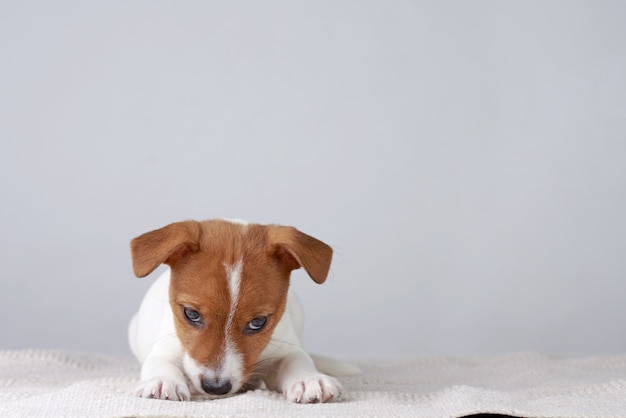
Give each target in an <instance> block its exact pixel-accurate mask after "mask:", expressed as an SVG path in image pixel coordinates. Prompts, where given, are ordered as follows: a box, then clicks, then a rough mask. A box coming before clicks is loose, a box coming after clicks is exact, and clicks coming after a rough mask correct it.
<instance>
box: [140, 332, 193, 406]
mask: <svg viewBox="0 0 626 418" xmlns="http://www.w3.org/2000/svg"><path fill="white" fill-rule="evenodd" d="M181 358H182V347H181V346H180V342H179V341H178V339H177V338H176V337H175V336H171V337H164V338H162V339H160V340H159V341H158V342H157V343H156V344H155V345H154V346H153V347H152V350H151V351H150V354H148V357H147V358H146V360H145V361H144V363H143V365H142V367H141V383H140V384H139V386H137V389H136V390H135V394H136V395H137V396H140V397H142V398H155V399H164V400H171V401H188V400H190V399H191V394H190V392H189V388H188V386H187V382H186V380H185V375H184V373H183V371H182V369H181V366H182V365H181Z"/></svg>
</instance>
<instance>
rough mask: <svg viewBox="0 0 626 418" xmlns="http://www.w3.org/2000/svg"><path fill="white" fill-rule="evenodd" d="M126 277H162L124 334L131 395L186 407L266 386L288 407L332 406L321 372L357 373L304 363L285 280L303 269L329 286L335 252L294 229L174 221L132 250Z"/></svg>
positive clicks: (332, 391) (332, 386)
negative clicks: (133, 362) (133, 385)
mask: <svg viewBox="0 0 626 418" xmlns="http://www.w3.org/2000/svg"><path fill="white" fill-rule="evenodd" d="M131 252H132V259H133V269H134V272H135V275H137V277H145V276H147V275H148V274H150V273H151V272H152V271H153V270H154V269H156V268H157V267H158V266H159V265H160V264H162V263H163V264H167V265H168V266H169V267H170V269H169V270H168V271H166V272H165V273H164V274H163V275H162V276H161V277H160V278H159V279H157V281H156V282H155V283H154V284H153V285H152V286H151V288H150V289H149V290H148V292H147V294H146V295H145V297H144V299H143V301H142V303H141V306H140V308H139V312H138V313H137V314H136V315H135V316H134V317H133V318H132V320H131V323H130V327H129V343H130V347H131V350H132V352H133V353H134V355H135V356H136V357H137V359H139V361H140V362H141V363H142V367H141V383H140V384H139V386H138V387H137V391H136V393H137V395H138V396H141V397H144V398H158V399H169V400H180V401H182V400H190V399H191V396H192V394H193V395H194V397H195V396H198V395H202V396H203V397H208V398H216V397H221V396H228V395H232V394H235V393H238V392H242V391H245V390H248V389H254V388H257V387H260V386H262V385H263V384H265V386H266V387H267V388H268V389H270V390H274V391H278V392H282V393H283V394H284V395H285V397H286V398H287V399H288V400H290V401H293V402H299V403H316V402H329V401H332V400H336V399H339V398H340V397H341V396H342V394H343V393H344V390H343V388H342V386H341V385H340V384H339V382H338V381H337V380H336V379H335V378H333V377H330V376H328V375H326V374H323V373H321V372H320V371H318V369H317V368H316V365H317V366H318V367H320V370H322V371H326V372H327V373H333V372H334V374H335V375H339V374H351V373H354V372H357V371H356V369H353V368H351V367H350V366H349V365H346V366H345V367H344V366H343V365H341V364H340V363H338V362H333V361H331V360H329V359H322V358H315V360H314V359H313V358H312V357H311V356H310V355H309V354H307V353H306V352H305V351H304V349H303V348H302V345H301V330H302V319H303V318H302V309H301V306H300V304H299V302H298V300H297V298H296V297H295V295H294V294H293V293H292V292H290V291H289V278H290V274H291V271H292V270H294V269H298V268H300V267H304V269H305V270H306V272H307V273H308V275H309V276H310V277H311V279H313V280H314V281H315V282H316V283H323V282H324V281H325V280H326V276H327V274H328V270H329V268H330V262H331V258H332V253H333V251H332V249H331V248H330V247H329V246H328V245H326V244H325V243H323V242H322V241H319V240H317V239H315V238H313V237H311V236H309V235H306V234H304V233H302V232H300V231H298V230H297V229H295V228H293V227H286V226H278V225H258V224H247V223H245V222H242V221H228V220H211V221H204V222H196V221H185V222H177V223H173V224H170V225H168V226H165V227H163V228H161V229H157V230H155V231H152V232H148V233H145V234H143V235H140V236H139V237H137V238H135V239H133V240H132V242H131Z"/></svg>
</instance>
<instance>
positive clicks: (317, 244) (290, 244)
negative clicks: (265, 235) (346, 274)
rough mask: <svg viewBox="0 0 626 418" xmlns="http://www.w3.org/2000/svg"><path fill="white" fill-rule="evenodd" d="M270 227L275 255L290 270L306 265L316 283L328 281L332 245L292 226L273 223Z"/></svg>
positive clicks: (270, 238) (271, 243) (270, 237)
mask: <svg viewBox="0 0 626 418" xmlns="http://www.w3.org/2000/svg"><path fill="white" fill-rule="evenodd" d="M269 228H270V230H269V240H270V245H271V252H272V255H273V256H274V257H276V258H277V259H278V260H279V261H280V262H281V263H282V264H283V265H285V266H286V267H287V268H288V269H289V270H296V269H299V268H300V267H304V269H305V270H306V272H307V274H308V275H309V276H310V277H311V279H313V281H315V283H320V284H321V283H324V281H326V276H328V270H329V269H330V262H331V260H332V258H333V249H332V248H330V246H328V245H326V244H324V243H323V242H322V241H320V240H318V239H316V238H313V237H311V236H309V235H307V234H305V233H303V232H300V231H298V230H297V229H296V228H293V227H290V226H277V225H272V226H270V227H269Z"/></svg>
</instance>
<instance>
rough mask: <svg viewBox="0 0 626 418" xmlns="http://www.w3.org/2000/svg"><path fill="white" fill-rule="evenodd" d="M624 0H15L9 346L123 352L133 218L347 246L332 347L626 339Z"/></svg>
mask: <svg viewBox="0 0 626 418" xmlns="http://www.w3.org/2000/svg"><path fill="white" fill-rule="evenodd" d="M624 16H626V2H623V1H619V0H616V1H587V2H585V1H566V0H563V1H549V2H527V1H517V2H516V1H513V2H511V1H508V2H494V1H472V2H464V1H458V2H448V1H443V2H421V1H413V0H410V1H393V2H388V1H383V0H381V1H326V0H322V1H315V2H307V3H303V2H290V1H270V2H246V3H241V2H203V1H188V2H184V3H181V2H160V1H152V0H150V1H148V0H138V1H133V2H128V1H102V2H80V1H79V2H75V1H66V0H59V1H54V2H49V1H37V0H34V1H13V2H10V1H4V2H0V62H1V65H0V194H1V196H2V204H0V276H1V279H0V319H1V320H2V324H3V327H2V333H1V335H0V347H3V348H22V347H24V348H25V347H40V348H73V349H80V350H87V351H98V352H101V351H105V352H111V353H123V352H127V348H126V343H125V330H126V325H127V321H128V320H129V318H130V315H131V314H132V313H133V312H134V311H135V310H136V308H137V306H138V303H139V301H140V300H141V297H142V295H143V293H144V292H145V291H146V289H147V287H148V285H149V282H150V280H153V279H154V277H156V274H155V275H154V276H153V277H152V278H147V279H144V280H143V281H139V280H137V279H134V278H133V276H132V270H131V266H130V256H129V250H128V242H129V241H130V239H131V238H133V237H134V236H136V235H138V234H140V233H143V232H145V231H148V230H150V229H153V228H158V227H160V226H163V225H165V224H167V223H170V222H173V221H177V220H181V219H187V218H200V219H202V218H212V217H241V218H244V219H248V220H251V221H261V222H276V223H283V224H291V225H294V226H297V227H298V228H300V229H301V230H303V231H305V232H307V233H309V234H311V235H314V236H316V237H318V238H320V239H322V240H324V241H326V242H328V243H329V244H330V245H332V246H333V247H334V248H335V249H336V259H335V261H334V264H333V267H332V271H331V277H330V279H329V282H328V283H327V284H325V285H324V286H321V287H318V286H315V285H314V284H313V283H311V282H310V280H309V279H307V278H306V276H305V275H298V276H297V277H296V279H295V285H296V287H298V290H299V295H300V297H301V298H302V300H303V303H304V304H305V307H306V310H307V314H308V326H307V330H306V336H307V337H306V338H307V343H308V345H309V347H311V348H312V349H313V350H314V351H317V352H322V353H326V354H337V353H338V354H340V355H344V356H375V357H388V356H395V355H414V354H418V353H420V354H430V355H445V354H457V355H474V354H492V353H505V352H511V351H518V350H535V351H541V352H551V353H578V354H600V353H617V352H626V333H624V332H616V331H615V329H616V326H617V325H618V324H619V323H621V320H622V318H624V317H625V316H626V304H624V301H623V295H624V294H625V293H626V280H624V278H625V277H626V257H624V254H626V216H624V213H626V194H625V192H624V191H625V190H626V164H625V163H624V162H625V161H626V140H625V132H626V78H625V77H624V74H626V46H625V43H624V39H626V25H624Z"/></svg>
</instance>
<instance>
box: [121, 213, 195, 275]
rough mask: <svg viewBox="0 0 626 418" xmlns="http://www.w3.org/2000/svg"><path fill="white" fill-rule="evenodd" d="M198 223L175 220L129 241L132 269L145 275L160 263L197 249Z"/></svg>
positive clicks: (173, 259)
mask: <svg viewBox="0 0 626 418" xmlns="http://www.w3.org/2000/svg"><path fill="white" fill-rule="evenodd" d="M199 236H200V224H199V223H198V222H195V221H184V222H176V223H173V224H170V225H167V226H165V227H163V228H161V229H157V230H154V231H150V232H146V233H145V234H143V235H140V236H138V237H137V238H135V239H133V240H132V241H131V242H130V251H131V255H132V259H133V270H134V271H135V275H136V276H137V277H145V276H147V275H148V274H150V273H152V272H153V271H154V269H156V268H157V267H158V266H159V265H160V264H162V263H165V264H172V263H173V262H175V261H176V260H179V259H180V258H182V257H184V256H185V255H187V254H189V253H190V252H196V251H198V248H199V247H198V238H199Z"/></svg>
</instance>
